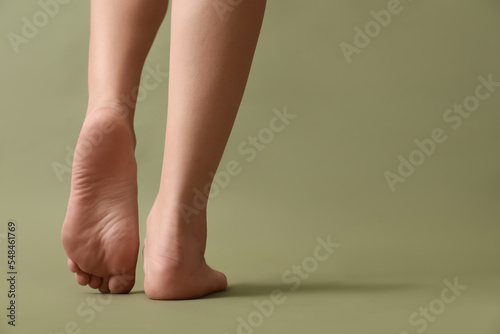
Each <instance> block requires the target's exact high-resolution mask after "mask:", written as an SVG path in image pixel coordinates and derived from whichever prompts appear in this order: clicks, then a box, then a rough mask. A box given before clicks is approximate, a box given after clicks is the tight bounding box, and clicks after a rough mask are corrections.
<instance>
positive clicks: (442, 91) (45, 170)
mask: <svg viewBox="0 0 500 334" xmlns="http://www.w3.org/2000/svg"><path fill="white" fill-rule="evenodd" d="M176 1H181V0H176ZM244 1H251V0H244ZM387 4H388V1H387V0H380V1H379V0H376V1H375V0H370V1H327V0H324V1H319V0H308V1H297V0H274V1H269V2H268V6H267V12H266V17H265V21H264V25H263V28H262V34H261V38H260V41H259V45H258V49H257V52H256V55H255V61H254V64H253V68H252V72H251V76H250V79H249V82H248V86H247V90H246V93H245V96H244V99H243V101H242V104H241V108H240V113H239V115H238V118H237V121H236V124H235V127H234V130H233V132H232V135H231V138H230V141H229V143H228V145H227V148H226V152H225V155H224V158H223V162H222V164H221V168H222V166H224V165H225V164H226V163H227V162H228V161H230V160H236V161H238V162H240V163H241V166H242V168H243V170H242V172H241V173H240V174H239V175H237V176H234V177H232V178H231V180H230V182H229V185H227V187H225V188H223V189H221V191H220V194H219V195H218V196H216V197H214V198H212V199H211V201H210V206H209V240H208V249H207V261H208V262H209V263H210V264H212V265H213V266H214V267H215V268H218V269H220V270H222V271H223V272H225V273H226V274H227V276H228V278H229V283H230V287H229V289H228V290H227V291H225V292H223V293H218V294H214V295H212V296H209V297H207V298H203V299H200V300H192V301H177V302H172V301H165V302H159V301H152V300H149V299H148V298H147V297H146V296H145V295H144V293H143V287H142V283H143V273H142V269H141V268H142V259H140V260H139V263H138V270H137V275H138V280H137V284H136V287H135V288H134V291H133V293H132V294H131V295H127V296H112V297H111V298H112V299H111V302H109V303H108V304H106V305H104V306H101V305H98V306H99V308H98V310H99V311H95V312H94V311H88V310H90V308H89V307H84V308H83V309H81V307H82V306H81V303H86V302H87V298H89V297H90V298H95V297H96V296H97V294H95V293H94V292H93V290H91V289H89V288H88V287H80V286H78V285H77V284H76V283H75V281H74V279H73V275H72V274H71V273H70V272H69V270H68V269H67V267H66V257H65V254H64V251H63V249H62V246H61V242H60V233H59V231H60V228H61V224H62V221H63V219H64V215H65V207H66V204H67V199H68V195H69V187H70V183H69V181H70V174H69V173H64V174H62V176H61V179H58V177H57V175H56V172H55V171H54V168H53V165H54V163H55V164H56V165H57V164H60V165H66V167H67V168H69V167H68V166H67V162H66V159H67V155H68V153H67V150H66V147H69V148H74V146H75V142H76V138H77V135H78V132H79V129H80V126H81V124H82V121H83V117H84V112H85V108H86V100H87V90H86V89H87V86H86V85H87V78H86V71H87V52H88V37H89V3H88V1H70V2H69V3H68V4H65V5H61V7H60V9H59V12H58V13H57V15H55V16H54V17H52V18H50V19H49V21H48V23H47V24H46V25H45V26H43V27H42V28H39V31H38V33H37V35H36V36H34V37H33V38H31V39H29V40H28V43H27V44H22V45H20V46H19V52H18V53H15V52H14V50H13V48H12V46H11V44H10V42H9V40H8V38H7V34H8V33H10V32H13V33H16V34H21V28H22V25H23V21H22V18H23V17H26V18H28V19H29V20H32V17H33V15H35V14H36V13H37V12H39V11H40V10H41V7H40V5H39V4H38V3H37V2H36V1H23V2H6V1H3V2H1V3H0V32H1V34H0V35H1V39H0V59H1V65H0V70H1V78H2V80H1V83H0V92H1V108H2V111H1V131H0V133H1V143H2V144H1V166H0V168H1V169H0V174H1V187H0V189H1V195H0V196H1V197H0V201H1V202H0V203H1V206H0V207H1V211H0V221H1V222H2V224H1V226H2V227H1V230H0V233H6V232H7V231H6V224H7V222H8V220H9V219H13V220H15V221H16V222H17V224H18V263H19V264H18V271H19V277H18V287H17V289H18V299H17V304H18V317H17V324H18V326H17V327H16V328H14V329H13V328H10V326H7V325H6V317H5V315H6V310H5V308H6V305H7V304H6V303H7V298H6V294H7V293H6V292H7V286H6V284H5V283H6V282H5V279H2V282H3V283H2V285H1V288H2V291H0V294H1V295H2V298H1V299H0V300H1V302H2V305H1V307H0V309H2V310H4V311H2V312H1V319H2V323H1V326H2V327H0V328H1V332H2V333H4V332H9V333H43V334H48V333H53V334H55V333H60V332H64V331H65V326H66V325H67V324H68V323H69V324H70V325H69V327H71V322H74V323H75V324H76V326H78V330H80V331H81V333H137V332H140V331H142V332H147V333H171V332H172V333H214V334H219V333H220V334H224V333H226V332H227V333H231V334H232V333H237V326H238V317H242V318H244V319H248V316H250V315H251V314H252V312H255V310H256V307H255V306H254V304H253V302H254V301H255V300H256V301H258V302H262V301H263V300H269V296H270V293H271V291H273V290H274V289H281V290H282V291H283V292H284V293H285V296H286V300H285V302H284V303H283V304H281V305H277V306H276V307H275V310H274V312H273V314H272V315H271V316H269V317H268V318H265V319H264V321H263V323H262V324H261V325H260V326H258V327H257V328H254V329H252V330H251V331H247V332H253V333H285V332H287V333H304V332H307V333H356V334H358V333H372V334H377V333H395V334H399V333H401V332H405V331H406V332H408V333H412V334H413V333H418V330H419V329H422V327H421V326H420V325H419V326H413V325H411V324H410V323H409V317H410V315H411V314H412V313H413V312H419V308H420V307H429V304H431V303H433V301H435V300H436V299H439V298H441V291H442V290H443V288H444V287H445V285H444V283H443V281H444V280H445V279H448V280H449V281H451V282H452V281H453V280H454V279H455V278H457V279H458V282H460V284H462V285H466V286H467V289H466V290H465V291H463V292H462V294H461V295H460V296H459V297H457V298H456V300H455V301H454V302H453V303H450V304H446V309H445V310H444V312H442V313H441V314H439V315H437V316H436V319H435V320H433V321H429V323H428V327H427V328H426V330H425V333H429V334H431V333H476V334H498V333H500V317H499V315H500V304H499V301H500V288H499V287H498V285H499V279H500V269H499V266H498V264H499V257H500V243H499V236H500V224H499V223H500V210H499V199H500V191H499V186H500V158H499V152H498V147H499V144H500V131H499V124H500V123H499V122H500V113H499V107H500V87H498V88H497V91H495V92H494V93H492V94H491V96H490V97H489V98H488V99H486V100H485V101H481V103H480V106H479V108H478V110H477V111H475V112H473V113H471V115H470V117H469V118H467V119H464V120H463V124H462V125H461V127H460V128H459V129H457V130H453V129H452V128H451V127H450V124H449V123H446V122H445V121H444V120H443V114H444V113H445V111H446V110H447V109H448V108H450V107H452V106H453V104H455V103H462V102H463V101H464V99H465V98H466V97H467V96H469V95H472V94H474V91H475V88H476V86H477V85H478V83H479V81H478V76H483V77H487V76H488V75H489V74H491V75H492V77H493V80H494V81H500V63H499V59H500V46H499V43H500V20H499V17H500V2H498V1H493V0H480V1H451V0H446V1H445V0H440V1H429V0H427V1H425V0H418V1H417V0H414V1H409V0H402V1H401V5H402V6H403V10H402V12H401V13H400V14H398V15H393V17H392V21H391V23H390V24H389V25H388V26H387V27H384V28H382V30H381V32H380V34H378V35H377V36H375V37H373V38H372V40H371V43H370V44H369V45H368V46H367V47H365V48H363V49H362V50H361V51H360V53H359V54H354V55H353V57H352V62H351V63H348V62H347V61H346V58H345V57H344V55H343V53H342V51H341V49H340V47H339V45H340V43H342V42H346V43H350V44H353V39H354V35H355V32H354V30H353V29H354V28H355V27H356V26H358V27H361V28H363V27H364V25H365V24H366V23H367V22H369V21H371V20H373V18H372V16H371V15H370V11H371V10H375V11H379V10H381V9H384V8H387ZM235 10H242V9H241V8H238V7H237V8H236V9H235ZM226 15H230V13H227V14H226ZM168 16H170V12H169V14H168ZM169 25H170V17H167V19H166V20H165V22H164V24H163V25H162V27H161V30H160V32H159V34H158V36H157V39H156V42H155V44H154V46H153V48H152V50H151V53H150V55H149V57H148V59H147V61H146V65H145V66H149V67H151V68H156V67H157V66H159V68H160V69H161V70H163V71H168V54H169V39H170V37H169ZM167 89H168V83H167V81H164V82H162V83H161V84H160V85H159V86H158V88H156V89H154V90H152V91H149V92H148V93H147V97H146V98H145V99H143V101H141V102H140V103H139V105H138V111H137V116H136V123H135V124H136V131H137V138H138V146H137V151H136V155H137V159H138V164H139V175H138V178H139V179H138V182H139V196H140V197H139V206H140V224H141V240H142V238H143V237H144V235H145V219H146V217H147V214H148V210H149V209H150V207H151V205H152V203H153V200H154V197H155V195H156V192H157V189H158V181H159V177H160V170H161V162H162V150H163V138H164V134H165V125H164V124H165V121H166V104H167ZM274 108H276V109H278V110H283V109H284V108H286V110H287V111H288V112H289V113H291V114H294V115H296V118H295V119H293V120H291V122H290V124H289V125H287V127H286V128H285V130H283V131H282V132H280V133H276V134H275V136H274V140H272V141H271V142H270V143H269V144H267V145H266V147H265V149H264V150H263V151H261V152H258V155H257V156H256V157H255V159H254V160H253V161H251V162H248V161H246V160H245V158H246V157H247V156H245V155H242V154H241V153H240V152H239V151H238V146H239V145H240V144H241V143H243V142H244V141H245V140H247V138H248V136H250V135H257V134H258V133H259V132H260V131H261V130H262V129H263V128H266V127H268V126H269V121H270V119H271V118H272V117H273V115H274V114H273V112H272V110H273V109H274ZM435 128H442V129H443V130H444V131H445V134H446V135H447V140H446V142H444V143H442V144H438V145H437V148H436V151H435V152H434V154H432V155H431V156H429V157H427V158H426V159H425V162H424V163H423V164H422V165H421V166H419V167H417V168H416V169H415V172H414V173H413V175H411V176H410V177H408V178H407V180H406V182H404V183H398V184H397V185H396V190H395V191H394V192H391V190H390V189H389V187H388V185H387V182H386V180H385V177H384V173H385V172H386V171H391V172H394V173H396V172H397V168H398V164H399V161H398V156H399V155H402V156H403V157H405V158H408V156H409V155H410V153H411V152H412V151H413V150H415V149H416V148H417V147H416V145H415V144H414V140H415V139H417V138H418V139H420V140H422V139H425V138H429V137H430V136H431V132H432V130H433V129H435ZM60 165H59V166H60ZM328 235H331V238H332V240H333V241H334V242H336V243H339V244H340V245H341V246H340V247H339V248H338V249H337V250H336V251H335V252H334V253H333V254H332V255H331V256H330V257H329V258H328V260H326V261H324V262H320V263H319V265H318V268H317V270H314V271H313V272H311V273H310V277H309V278H307V279H304V280H302V285H301V286H300V287H299V288H298V289H297V290H295V291H291V290H290V286H291V285H290V284H287V283H286V282H284V281H282V275H283V273H285V272H286V271H287V270H288V269H290V268H291V266H292V265H294V264H296V265H299V264H301V263H302V262H303V261H304V259H306V258H307V257H311V256H313V254H314V249H315V247H316V245H317V241H316V238H317V237H322V238H326V237H327V236H328ZM0 236H2V235H1V234H0ZM0 240H1V241H2V244H1V246H0V247H1V249H2V253H1V254H2V255H1V257H2V261H1V263H2V268H4V269H2V271H3V272H4V273H5V272H6V271H7V269H6V257H7V254H6V242H5V239H0ZM108 298H109V297H108ZM438 304H439V303H438ZM438 304H436V303H434V306H436V305H438ZM79 308H80V311H82V310H87V311H88V313H86V314H85V315H81V314H79V313H81V312H79V311H78V310H79ZM441 311H442V310H441ZM92 312H94V313H95V317H94V318H93V319H91V316H90V314H92ZM254 315H255V314H254ZM419 319H420V317H419ZM87 320H89V322H87ZM8 327H9V328H8ZM66 332H71V328H69V331H66ZM75 332H78V331H75Z"/></svg>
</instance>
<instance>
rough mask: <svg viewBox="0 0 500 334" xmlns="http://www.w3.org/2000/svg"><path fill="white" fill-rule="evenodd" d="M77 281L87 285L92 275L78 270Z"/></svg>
mask: <svg viewBox="0 0 500 334" xmlns="http://www.w3.org/2000/svg"><path fill="white" fill-rule="evenodd" d="M75 278H76V282H77V283H78V284H80V285H87V284H89V282H90V275H89V274H87V273H84V272H83V271H81V270H80V271H78V272H76V273H75Z"/></svg>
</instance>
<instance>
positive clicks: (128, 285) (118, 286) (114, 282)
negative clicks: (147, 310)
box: [109, 269, 135, 293]
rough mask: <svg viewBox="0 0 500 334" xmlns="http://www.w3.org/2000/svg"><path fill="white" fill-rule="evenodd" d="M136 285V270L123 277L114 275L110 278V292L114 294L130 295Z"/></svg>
mask: <svg viewBox="0 0 500 334" xmlns="http://www.w3.org/2000/svg"><path fill="white" fill-rule="evenodd" d="M134 284H135V269H134V270H131V271H129V272H127V273H125V274H123V275H113V276H111V277H110V278H109V291H111V292H112V293H129V292H130V290H132V288H133V287H134Z"/></svg>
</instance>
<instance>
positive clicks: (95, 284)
mask: <svg viewBox="0 0 500 334" xmlns="http://www.w3.org/2000/svg"><path fill="white" fill-rule="evenodd" d="M101 282H102V278H101V277H99V276H95V275H90V282H89V286H90V287H91V288H92V289H98V288H99V287H100V286H101Z"/></svg>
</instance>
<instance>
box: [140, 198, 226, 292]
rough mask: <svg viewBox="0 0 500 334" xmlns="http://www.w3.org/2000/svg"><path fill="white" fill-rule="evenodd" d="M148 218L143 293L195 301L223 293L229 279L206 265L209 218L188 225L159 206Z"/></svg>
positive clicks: (157, 204) (196, 220)
mask: <svg viewBox="0 0 500 334" xmlns="http://www.w3.org/2000/svg"><path fill="white" fill-rule="evenodd" d="M160 202H161V201H160V200H159V197H157V199H156V201H155V203H154V204H153V208H152V209H151V212H150V213H149V216H148V221H147V233H146V239H145V241H144V250H143V255H144V273H145V278H144V291H145V292H146V295H147V296H148V297H149V298H151V299H162V300H166V299H169V300H171V299H192V298H199V297H202V296H205V295H207V294H210V293H213V292H216V291H221V290H224V289H225V288H226V287H227V279H226V276H225V275H224V274H223V273H221V272H219V271H217V270H214V269H212V268H210V267H209V266H208V265H207V264H206V262H205V257H204V254H205V245H206V237H207V232H206V217H205V215H203V214H199V215H197V216H193V217H192V220H191V221H190V222H189V224H186V222H185V221H184V219H183V218H182V216H180V215H179V214H178V210H176V209H173V210H169V208H168V206H165V205H160Z"/></svg>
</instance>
